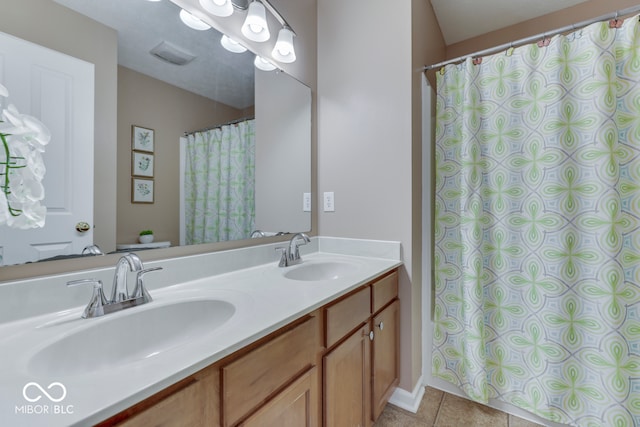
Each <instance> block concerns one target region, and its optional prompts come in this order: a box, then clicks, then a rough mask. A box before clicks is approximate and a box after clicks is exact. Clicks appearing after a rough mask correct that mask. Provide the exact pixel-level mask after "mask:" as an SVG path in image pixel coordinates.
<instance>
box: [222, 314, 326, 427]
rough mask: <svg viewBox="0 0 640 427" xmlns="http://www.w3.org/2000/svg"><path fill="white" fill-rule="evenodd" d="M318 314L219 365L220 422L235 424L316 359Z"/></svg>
mask: <svg viewBox="0 0 640 427" xmlns="http://www.w3.org/2000/svg"><path fill="white" fill-rule="evenodd" d="M317 349H318V318H317V317H316V316H313V317H310V318H309V319H308V320H306V321H305V322H304V323H302V324H300V325H298V326H296V327H295V328H294V329H291V330H289V331H287V332H285V333H284V334H282V335H280V336H279V337H277V338H274V339H273V340H271V341H269V342H267V343H266V344H264V345H263V346H261V347H258V348H256V349H255V350H253V351H252V352H250V353H248V354H246V355H245V356H242V357H241V358H239V359H237V360H235V361H234V362H231V363H230V364H228V365H226V366H224V367H223V368H222V370H221V371H222V387H223V399H222V405H223V421H224V422H223V425H224V426H231V425H234V424H236V423H237V422H238V421H239V420H240V419H241V418H242V417H244V416H245V415H247V414H248V413H249V412H250V411H251V410H253V409H254V408H256V407H257V406H258V405H260V404H261V403H262V402H264V401H266V399H267V398H269V397H270V396H271V395H272V394H273V393H274V392H275V391H276V390H278V389H279V388H280V387H282V386H283V385H285V384H286V383H288V382H289V381H291V380H292V379H293V378H294V377H295V376H296V375H298V374H300V373H301V372H303V371H304V370H305V369H308V368H309V367H310V366H312V365H313V364H314V363H315V359H316V354H317Z"/></svg>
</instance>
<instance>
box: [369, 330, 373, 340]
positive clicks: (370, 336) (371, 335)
mask: <svg viewBox="0 0 640 427" xmlns="http://www.w3.org/2000/svg"><path fill="white" fill-rule="evenodd" d="M369 341H373V331H371V332H369Z"/></svg>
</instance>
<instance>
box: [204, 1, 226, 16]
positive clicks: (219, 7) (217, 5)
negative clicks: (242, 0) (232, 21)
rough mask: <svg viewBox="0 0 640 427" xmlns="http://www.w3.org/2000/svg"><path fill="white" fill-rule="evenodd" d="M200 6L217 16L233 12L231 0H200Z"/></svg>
mask: <svg viewBox="0 0 640 427" xmlns="http://www.w3.org/2000/svg"><path fill="white" fill-rule="evenodd" d="M200 6H202V8H203V9H204V10H206V11H207V12H209V13H210V14H212V15H215V16H221V17H226V16H231V15H232V14H233V5H232V4H231V0H200Z"/></svg>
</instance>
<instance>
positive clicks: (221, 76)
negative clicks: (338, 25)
mask: <svg viewBox="0 0 640 427" xmlns="http://www.w3.org/2000/svg"><path fill="white" fill-rule="evenodd" d="M38 1H41V0H38ZM49 1H55V2H56V3H57V4H59V5H61V6H64V7H65V8H68V10H69V13H71V14H75V13H79V14H81V15H84V16H86V17H89V18H91V19H92V20H95V21H98V23H100V24H101V25H103V26H105V27H110V28H113V29H115V30H116V31H117V39H118V40H117V64H116V63H113V64H112V66H113V67H114V68H117V85H116V87H117V130H116V131H115V133H114V135H115V139H116V140H117V141H112V142H111V143H117V160H116V170H115V171H113V173H114V174H115V177H114V180H113V181H111V182H107V183H105V185H106V186H113V182H115V185H116V205H117V209H116V215H115V216H116V218H115V219H116V220H115V221H114V224H115V225H113V226H108V225H107V226H106V228H108V229H113V230H111V231H110V233H112V234H113V235H112V234H109V238H108V239H101V238H100V235H102V236H104V235H105V229H104V228H102V229H100V230H99V231H100V232H101V233H102V234H101V233H95V236H96V238H95V239H93V243H95V244H97V245H98V246H100V247H101V248H102V250H103V251H104V252H105V253H112V252H116V251H117V250H118V248H120V249H121V250H123V248H125V249H129V248H131V249H129V250H136V248H137V247H136V246H131V245H135V244H137V243H138V241H137V238H138V233H139V232H140V231H141V230H145V229H152V230H153V231H154V235H155V236H154V237H155V241H156V243H158V242H161V243H163V244H164V243H167V244H170V245H171V246H172V247H175V246H179V245H180V244H181V242H182V243H183V244H185V243H188V242H189V240H188V239H185V238H184V235H183V233H184V229H185V226H184V215H183V213H182V212H184V210H185V208H184V205H185V203H189V200H186V202H185V199H187V198H188V197H184V194H185V193H184V192H183V189H182V188H181V186H184V174H183V170H184V163H181V162H184V160H183V159H185V152H184V144H185V143H187V144H188V140H189V139H193V135H195V134H194V133H193V132H194V131H198V134H201V135H202V134H205V133H206V134H207V135H209V134H210V133H211V132H213V131H215V130H217V129H221V128H222V127H224V126H237V123H240V122H244V121H251V122H252V128H251V129H253V132H255V148H254V153H253V155H254V159H253V161H254V164H255V168H254V169H255V170H254V178H253V179H254V183H253V185H254V188H253V189H251V190H250V192H249V194H251V195H252V198H253V200H252V202H253V203H254V219H253V222H252V225H251V227H250V228H251V230H249V233H248V234H244V235H235V237H232V238H234V239H248V238H250V237H251V236H250V234H251V233H250V232H251V231H259V232H258V233H254V238H255V237H259V236H265V235H266V236H270V235H274V234H281V233H293V232H300V231H309V230H310V229H311V212H310V209H306V208H305V206H304V205H303V200H304V198H305V195H306V194H308V193H310V192H311V108H312V107H311V104H312V100H311V90H310V89H309V88H308V87H307V86H305V85H304V84H302V83H301V82H299V81H298V80H296V79H295V78H293V77H291V76H289V75H288V74H286V73H285V72H283V71H281V70H274V71H269V72H267V71H260V70H257V69H256V68H255V67H254V64H253V61H254V55H253V54H252V53H251V52H250V51H247V52H245V53H239V54H238V53H231V52H229V51H227V50H225V49H224V48H222V46H221V44H220V38H221V36H222V35H221V34H220V33H219V32H218V31H216V30H215V29H213V28H211V29H208V30H206V31H196V30H193V29H191V28H188V27H186V26H185V25H184V24H183V23H182V22H181V21H180V19H179V18H178V13H179V11H180V8H179V7H178V6H176V4H175V3H174V2H172V1H169V0H161V1H158V2H151V1H147V0H110V1H99V2H97V1H95V0H49ZM16 4H17V3H16ZM16 7H21V6H16ZM24 7H25V8H28V7H29V6H24ZM56 7H58V6H56ZM65 13H66V12H62V13H56V16H57V15H60V14H62V15H64V14H65ZM56 16H50V17H47V19H48V20H51V19H55V18H56ZM52 25H60V26H65V25H68V22H60V23H59V24H57V23H55V22H53V23H52ZM91 29H92V26H91V25H87V26H83V27H79V28H74V29H73V30H71V29H70V31H74V37H77V38H83V37H87V38H90V37H89V35H88V34H87V35H85V34H83V31H91ZM0 30H2V28H0ZM94 38H95V37H94ZM153 48H158V49H159V50H160V51H161V53H160V54H159V55H160V56H164V58H163V59H161V58H159V57H158V56H157V55H154V54H152V53H150V51H151V50H152V49H153ZM167 59H169V61H167ZM174 60H177V61H181V60H186V62H187V63H186V64H185V65H177V64H175V63H172V62H171V61H174ZM174 62H175V61H174ZM103 68H104V66H103ZM107 68H108V66H107ZM96 78H97V79H99V74H98V73H96ZM99 84H100V82H99V81H97V82H96V85H99ZM96 87H97V86H96ZM98 96H99V91H96V99H95V105H96V107H97V108H96V115H99V111H98V110H99V106H100V103H101V102H102V101H101V99H98ZM97 121H99V118H97ZM97 125H98V127H99V123H97ZM98 127H97V128H96V139H99V138H100V135H99V129H98ZM136 129H147V130H151V131H152V132H153V142H154V145H153V148H152V149H147V150H145V149H140V147H138V146H136V145H135V144H134V142H133V139H134V138H135V130H136ZM181 140H182V144H183V145H182V147H181ZM185 141H187V142H185ZM136 155H138V157H135V156H136ZM140 155H142V156H145V157H147V158H149V157H150V158H151V161H153V171H152V172H149V173H148V176H145V174H146V172H145V173H140V171H138V170H135V171H134V169H135V165H136V162H139V161H140V159H139V157H140ZM149 155H150V156H149ZM187 156H188V155H187ZM192 156H193V154H192ZM196 157H197V156H196ZM202 160H204V159H202ZM45 161H46V160H45ZM96 162H100V158H99V155H96ZM95 166H96V168H99V167H100V165H99V164H97V165H95ZM55 167H56V165H55V164H47V168H55ZM198 167H201V166H198ZM225 167H226V166H225ZM135 180H143V181H145V182H152V184H153V197H152V198H151V199H144V198H143V199H142V200H140V199H136V197H135V196H134V194H133V193H134V192H135V185H136V184H135V182H137V181H135ZM94 188H95V190H94V193H95V194H94V197H97V198H99V197H101V184H100V180H99V179H98V178H96V182H95V185H94ZM45 191H46V181H45ZM104 191H105V193H104V194H107V193H108V192H109V191H110V189H109V188H107V187H105V188H104ZM181 194H183V195H181ZM225 197H227V198H228V197H229V196H222V198H225ZM307 197H308V196H307ZM150 202H152V203H150ZM88 203H90V202H88ZM233 214H234V213H231V215H233ZM98 215H99V213H98V214H97V215H96V217H97V216H98ZM87 222H89V223H92V220H91V219H88V220H87ZM181 224H182V226H181ZM100 226H101V224H100V223H98V224H96V228H98V227H100ZM186 228H188V227H186ZM15 236H16V234H15V233H14V234H12V237H11V238H12V239H15V238H16V237H15ZM24 236H26V234H25V235H24ZM4 238H5V239H7V238H9V237H6V236H5V237H4ZM2 239H3V234H2V233H1V232H0V246H1V245H2V244H3V242H2ZM218 239H219V240H215V239H214V240H209V241H207V242H208V243H214V242H216V241H224V240H227V238H225V237H221V238H218ZM25 240H26V237H25ZM198 243H199V242H198ZM58 252H59V253H55V252H51V251H49V252H47V253H46V254H45V255H34V253H33V252H32V253H31V255H29V256H27V257H26V258H25V259H22V260H18V261H17V262H16V261H14V260H12V261H5V262H4V264H3V265H5V266H7V265H12V266H14V265H15V264H20V263H25V262H35V261H41V260H42V259H46V260H47V261H52V260H56V259H60V258H65V257H69V256H76V255H77V254H78V252H79V251H78V250H77V248H76V249H74V250H69V249H68V248H67V247H64V245H62V246H60V248H59V250H58ZM52 255H53V256H54V257H53V258H51V256H52ZM7 259H8V257H6V256H5V260H7Z"/></svg>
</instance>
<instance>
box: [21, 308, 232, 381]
mask: <svg viewBox="0 0 640 427" xmlns="http://www.w3.org/2000/svg"><path fill="white" fill-rule="evenodd" d="M151 304H154V303H151ZM151 304H150V305H148V306H141V307H139V309H138V308H132V309H127V310H131V312H127V311H126V310H124V311H122V312H119V313H117V314H109V315H106V316H104V317H101V318H97V319H88V320H82V321H83V322H87V323H90V322H91V323H93V324H90V325H88V327H85V328H83V329H81V330H78V331H76V332H73V333H71V334H69V335H66V336H63V337H62V338H60V339H59V340H57V341H55V342H53V343H52V344H49V345H48V346H46V347H44V348H42V349H41V350H39V351H38V352H37V353H36V354H34V355H33V357H32V358H31V359H30V360H29V364H28V366H29V370H30V371H31V372H32V373H34V374H42V375H51V374H52V373H55V374H56V375H74V374H83V373H87V372H94V371H97V370H100V369H105V368H111V367H117V366H121V365H123V364H126V363H131V362H135V361H139V360H143V359H146V358H149V357H152V356H155V355H158V354H160V353H162V352H164V351H166V350H169V349H171V348H174V347H176V346H179V345H183V344H185V343H186V342H188V341H190V340H193V339H194V338H201V337H202V336H203V335H205V334H207V333H210V332H211V331H212V330H214V329H216V328H218V327H220V326H222V325H223V324H224V323H226V322H227V321H228V320H229V319H230V318H231V317H232V316H233V314H234V313H235V306H234V305H233V304H231V303H229V302H227V301H222V300H214V299H205V300H185V301H179V302H175V303H172V304H167V305H156V306H152V305H151ZM125 313H126V314H125ZM110 316H113V317H110Z"/></svg>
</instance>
